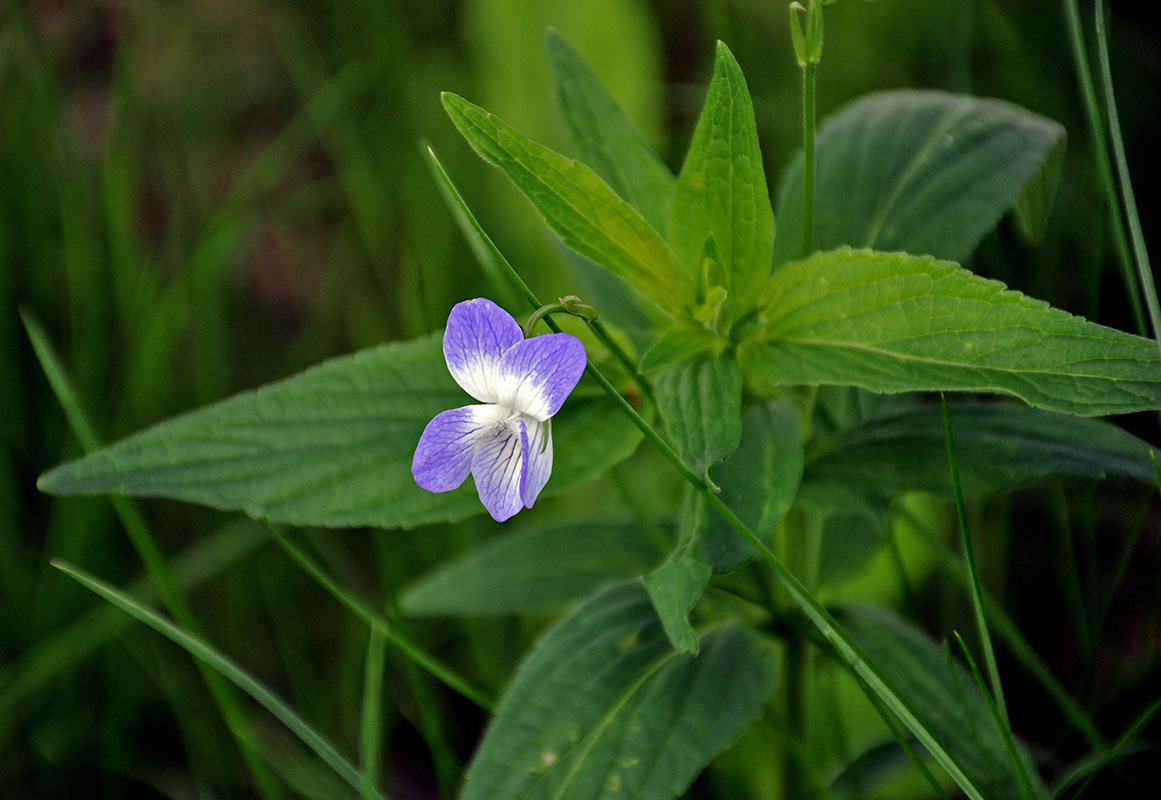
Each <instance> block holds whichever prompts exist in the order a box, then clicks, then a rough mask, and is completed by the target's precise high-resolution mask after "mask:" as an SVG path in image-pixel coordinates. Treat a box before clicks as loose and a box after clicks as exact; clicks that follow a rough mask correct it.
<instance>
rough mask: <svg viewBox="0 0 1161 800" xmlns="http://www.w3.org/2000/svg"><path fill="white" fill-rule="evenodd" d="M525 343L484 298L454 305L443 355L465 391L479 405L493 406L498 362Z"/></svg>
mask: <svg viewBox="0 0 1161 800" xmlns="http://www.w3.org/2000/svg"><path fill="white" fill-rule="evenodd" d="M523 339H524V332H523V331H522V330H521V328H520V325H519V324H518V323H517V322H516V320H514V319H513V318H512V315H511V314H509V313H508V312H507V311H505V310H504V309H502V308H500V307H499V306H498V305H496V304H495V303H493V302H492V301H491V300H487V299H485V298H483V297H477V298H476V299H474V300H465V301H464V302H462V303H458V304H456V306H455V308H453V309H452V310H451V314H450V315H448V318H447V330H446V331H444V334H443V355H444V358H446V359H447V368H448V370H449V371H450V372H451V374H452V377H453V378H455V379H456V383H458V384H459V385H460V386H462V387H463V389H464V391H465V392H467V393H468V394H470V395H471V396H472V397H474V398H476V399H477V400H479V401H480V402H482V403H495V402H497V399H498V397H499V395H498V393H497V389H496V386H497V381H498V378H499V374H500V359H501V357H502V356H503V355H504V353H505V352H507V351H508V350H509V349H511V348H512V347H513V346H514V345H516V344H517V343H519V342H520V341H522V340H523Z"/></svg>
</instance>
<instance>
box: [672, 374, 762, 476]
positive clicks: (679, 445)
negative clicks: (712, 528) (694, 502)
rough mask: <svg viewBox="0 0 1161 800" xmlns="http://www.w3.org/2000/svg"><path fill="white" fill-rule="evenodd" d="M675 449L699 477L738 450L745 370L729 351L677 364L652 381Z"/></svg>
mask: <svg viewBox="0 0 1161 800" xmlns="http://www.w3.org/2000/svg"><path fill="white" fill-rule="evenodd" d="M653 389H654V392H655V393H656V395H657V405H658V410H659V411H660V412H661V417H662V419H664V420H665V427H666V430H668V431H669V435H670V438H671V439H672V440H673V442H674V445H675V449H676V450H677V453H678V455H680V456H681V458H682V460H683V461H685V463H686V464H688V465H689V466H690V468H691V469H693V471H694V472H696V473H697V474H698V475H704V474H705V472H706V470H707V469H708V468H709V466H710V465H711V464H716V463H717V462H719V461H721V460H722V459H723V458H725V457H726V456H728V455H729V454H730V453H732V452H734V448H736V447H737V446H738V439H739V437H740V436H741V435H742V417H741V414H742V411H741V407H742V373H741V372H740V371H739V370H738V365H737V363H736V362H735V361H734V360H733V358H731V357H730V356H728V355H719V356H711V357H708V358H702V359H699V360H697V361H693V362H686V363H684V364H678V365H675V366H673V367H671V368H670V369H668V370H666V371H665V372H663V373H662V374H661V375H660V376H658V378H657V380H656V381H655V382H654V385H653Z"/></svg>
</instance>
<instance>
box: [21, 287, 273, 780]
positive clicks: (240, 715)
mask: <svg viewBox="0 0 1161 800" xmlns="http://www.w3.org/2000/svg"><path fill="white" fill-rule="evenodd" d="M20 316H21V319H22V320H23V322H24V328H25V331H26V332H27V334H28V338H29V341H30V342H31V343H32V349H33V350H34V351H35V353H36V357H37V359H38V360H39V362H40V366H41V369H42V370H44V374H45V377H46V378H47V379H48V382H49V385H50V386H51V387H52V390H53V393H54V394H55V395H56V398H57V402H59V403H60V406H61V408H62V409H63V410H64V414H65V419H66V420H67V421H68V423H69V427H70V428H71V429H72V431H73V435H74V436H76V437H77V441H78V442H79V443H80V445H81V449H82V450H84V452H85V453H86V454H87V453H91V452H93V451H94V450H96V449H97V448H98V447H100V440H99V439H98V438H97V434H96V432H95V431H94V429H93V426H92V424H91V423H90V422H89V419H88V415H87V414H85V412H84V409H83V408H82V407H81V402H80V399H79V398H78V397H77V394H76V391H75V390H74V389H73V385H72V382H71V381H70V380H69V378H68V374H67V373H66V372H65V369H64V365H63V364H61V362H60V359H59V357H58V356H57V354H56V351H55V350H54V349H53V347H52V344H51V343H50V342H49V340H48V337H47V336H46V335H45V333H44V329H43V328H42V327H41V326H40V322H39V321H38V320H37V319H36V318H35V317H34V316H33V315H32V314H31V313H30V312H28V311H26V310H24V309H21V311H20ZM109 501H110V502H111V503H112V504H113V509H114V511H116V513H117V516H118V517H119V518H120V520H121V524H122V526H123V527H124V529H125V534H126V535H127V536H128V538H129V541H130V543H131V544H132V545H133V548H134V550H136V551H137V555H138V557H139V558H140V559H141V563H142V564H143V565H144V566H145V572H146V574H148V575H149V579H150V580H151V581H152V582H153V585H154V586H155V587H156V588H157V593H158V595H159V596H160V597H161V602H162V603H163V604H164V605H165V608H166V609H167V610H168V611H169V613H170V614H171V615H172V616H173V618H174V619H175V620H176V621H177V623H178V624H179V625H181V626H182V627H183V628H185V629H186V630H187V631H189V632H190V633H191V634H193V635H195V636H201V635H202V634H201V633H200V626H199V625H198V624H197V622H196V620H195V619H194V615H193V612H192V611H191V610H190V607H189V605H188V604H187V603H186V601H185V595H184V594H182V592H181V589H180V588H179V587H178V583H177V581H176V580H175V579H174V576H173V574H172V573H171V572H170V570H169V566H168V564H167V563H166V561H165V557H164V556H163V555H162V554H161V550H160V549H159V548H158V546H157V543H156V542H155V541H154V539H153V536H152V534H151V533H150V532H149V528H148V527H147V526H146V524H145V520H144V519H142V517H141V515H140V514H139V513H137V509H136V507H135V506H134V505H133V504H132V503H130V502H129V500H128V498H126V497H124V496H122V495H110V496H109ZM194 663H195V665H196V666H197V669H198V672H199V673H200V675H201V677H202V680H203V681H204V682H205V684H206V688H208V689H209V690H210V695H211V696H212V697H213V699H214V703H215V704H216V705H217V707H218V711H219V713H220V714H221V715H222V719H223V720H224V721H225V723H226V727H227V728H228V729H229V731H230V733H231V735H232V736H233V737H234V739H235V741H236V743H237V745H238V750H239V752H241V754H242V758H243V760H244V761H245V762H246V766H247V767H248V768H249V770H250V772H251V773H252V774H253V775H254V778H255V780H256V781H258V785H259V789H260V791H261V792H262V795H263V796H265V797H273V798H281V797H285V794H284V793H283V791H282V787H281V785H280V784H279V783H278V779H277V778H276V777H275V776H274V773H273V772H271V771H270V768H269V767H268V766H267V765H266V762H265V761H264V760H263V759H262V756H261V755H260V754H259V753H258V751H257V749H255V747H254V745H253V731H252V729H251V725H250V721H249V720H248V719H247V718H246V714H245V712H244V711H243V710H242V706H241V705H240V704H239V702H238V699H237V697H235V696H234V692H233V690H232V689H231V688H230V686H229V684H228V683H227V682H226V681H225V680H224V679H223V678H222V677H221V676H220V675H219V674H218V673H216V672H215V671H214V670H213V669H211V668H210V667H208V666H207V665H206V664H204V663H203V662H201V661H198V660H196V659H195V661H194Z"/></svg>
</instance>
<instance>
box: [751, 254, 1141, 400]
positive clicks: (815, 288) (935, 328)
mask: <svg viewBox="0 0 1161 800" xmlns="http://www.w3.org/2000/svg"><path fill="white" fill-rule="evenodd" d="M766 297H767V306H766V312H765V319H764V321H763V324H762V328H761V330H760V331H759V332H758V334H757V335H756V336H755V338H754V340H751V341H749V342H746V343H743V345H742V346H741V347H740V348H739V361H740V362H741V364H742V367H743V369H744V370H745V371H746V374H747V377H748V378H749V379H750V380H752V381H755V382H756V383H758V384H766V385H786V384H789V385H794V384H842V385H851V386H861V387H863V388H864V389H870V390H871V391H875V392H905V391H926V390H937V391H972V392H991V393H1002V394H1011V395H1015V396H1017V397H1019V398H1020V399H1022V400H1024V401H1025V402H1026V403H1028V404H1030V405H1034V406H1039V407H1041V408H1045V409H1048V410H1051V411H1063V412H1067V413H1070V414H1078V415H1083V416H1098V415H1102V414H1118V413H1127V412H1130V411H1141V410H1144V409H1152V408H1158V407H1161V358H1159V356H1158V352H1157V347H1156V345H1155V344H1154V343H1153V342H1151V341H1149V340H1147V339H1142V338H1140V337H1138V336H1132V335H1130V334H1127V333H1122V332H1121V331H1117V330H1113V329H1111V328H1106V327H1104V326H1102V325H1096V324H1094V323H1091V322H1087V321H1085V320H1084V319H1081V318H1080V317H1075V316H1072V315H1071V314H1067V313H1065V312H1063V311H1059V310H1057V309H1054V308H1051V307H1050V306H1048V305H1047V304H1046V303H1043V302H1041V301H1039V300H1033V299H1032V298H1029V297H1026V296H1025V295H1023V294H1021V293H1019V292H1014V291H1010V290H1008V289H1006V288H1005V287H1004V285H1003V284H1001V283H999V282H997V281H992V280H986V279H984V278H980V277H978V276H976V275H973V274H971V273H970V272H968V271H967V270H964V269H961V268H960V267H957V266H956V265H955V264H951V263H948V262H944V261H935V260H934V259H931V258H921V257H915V256H909V255H906V254H903V253H876V252H872V251H869V250H850V249H849V248H841V249H839V250H834V251H831V252H829V253H820V254H816V255H814V256H811V257H810V258H808V259H805V260H803V261H796V262H792V263H789V264H786V265H785V266H784V267H783V268H782V269H781V270H779V271H778V272H777V273H776V274H775V275H774V277H773V278H772V279H771V281H770V284H769V286H768V287H767V295H766Z"/></svg>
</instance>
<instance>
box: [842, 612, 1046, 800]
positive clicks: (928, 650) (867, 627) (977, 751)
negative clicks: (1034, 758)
mask: <svg viewBox="0 0 1161 800" xmlns="http://www.w3.org/2000/svg"><path fill="white" fill-rule="evenodd" d="M840 620H841V621H842V623H843V626H844V627H845V628H846V630H847V633H849V634H850V635H851V636H852V637H853V638H854V639H855V641H857V642H858V643H859V645H861V646H862V648H863V650H864V651H865V652H866V654H867V656H868V657H869V658H870V660H871V662H872V663H873V664H874V665H875V666H876V667H877V668H878V669H879V670H880V671H881V672H882V673H883V674H884V675H885V676H887V677H888V679H890V680H891V681H892V683H893V684H894V686H895V689H896V692H897V693H898V694H899V696H900V697H901V698H903V700H904V701H905V702H906V703H907V704H908V705H909V706H910V707H911V710H912V712H913V713H914V714H915V715H916V716H917V717H918V718H919V719H920V720H921V721H922V723H923V724H924V726H925V727H926V728H927V730H928V731H929V732H930V733H931V734H932V735H933V736H934V737H935V739H936V740H937V741H938V742H940V743H941V744H942V746H943V747H944V748H945V749H946V750H947V751H948V753H950V754H951V756H952V758H954V759H955V761H956V763H957V764H958V765H959V767H960V769H961V770H963V772H964V774H965V775H966V776H967V777H968V778H969V779H970V780H971V781H972V783H973V784H975V786H976V787H977V788H978V789H979V791H980V792H981V793H982V794H983V796H984V797H1019V796H1020V795H1021V792H1020V788H1019V787H1020V784H1019V779H1018V778H1017V776H1016V774H1015V771H1014V770H1013V765H1012V764H1011V762H1010V761H1009V760H1008V755H1007V750H1006V749H1005V745H1004V739H1003V736H1002V735H1001V733H1000V731H999V730H998V729H997V727H996V723H995V720H994V718H993V717H992V714H991V712H990V711H989V710H988V705H987V702H986V700H985V699H984V697H983V695H982V694H980V691H979V688H978V687H977V685H976V683H975V681H973V680H972V678H971V676H970V675H969V674H968V672H967V670H965V669H964V668H963V667H962V666H961V665H960V664H959V663H958V662H949V661H948V658H947V656H946V654H945V653H944V651H943V649H942V648H940V647H939V646H938V645H936V644H935V643H934V642H932V641H931V640H930V639H928V638H927V636H925V635H924V634H923V633H922V632H920V631H918V630H916V629H914V628H912V627H911V626H910V625H908V624H907V623H905V622H903V621H902V620H901V619H899V618H898V617H896V616H894V615H893V614H891V613H890V612H888V611H886V610H883V609H877V608H870V607H866V606H862V607H849V608H845V609H843V611H842V613H841V616H840ZM1020 755H1021V758H1023V759H1024V761H1025V763H1026V764H1028V772H1029V774H1030V775H1032V778H1033V780H1034V781H1035V787H1034V789H1035V791H1036V793H1037V794H1038V796H1041V797H1046V796H1047V790H1046V789H1045V787H1044V785H1043V783H1041V782H1040V781H1039V780H1038V778H1037V776H1036V771H1035V770H1034V769H1032V767H1031V761H1030V760H1029V759H1028V755H1027V753H1025V752H1023V749H1022V748H1021V749H1020Z"/></svg>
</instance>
